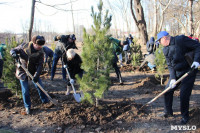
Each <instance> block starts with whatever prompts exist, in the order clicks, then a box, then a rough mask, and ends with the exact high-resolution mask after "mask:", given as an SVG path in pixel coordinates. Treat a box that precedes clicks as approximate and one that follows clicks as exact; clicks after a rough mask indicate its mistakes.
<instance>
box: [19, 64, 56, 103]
mask: <svg viewBox="0 0 200 133" xmlns="http://www.w3.org/2000/svg"><path fill="white" fill-rule="evenodd" d="M18 64H19V65H20V67H22V68H23V69H24V71H25V72H26V73H27V75H28V76H29V77H30V78H31V79H32V80H33V76H32V75H31V73H30V72H29V71H28V69H26V68H25V67H24V66H23V65H21V64H20V63H19V62H18ZM35 84H36V85H37V86H38V87H39V88H40V90H42V91H43V92H44V94H45V95H46V96H47V97H48V98H49V100H50V101H51V102H52V103H53V104H55V105H58V102H57V101H56V100H54V99H52V98H51V97H50V96H49V94H48V93H47V92H46V91H45V90H44V89H43V87H42V86H41V85H40V84H39V83H38V82H36V83H35Z"/></svg>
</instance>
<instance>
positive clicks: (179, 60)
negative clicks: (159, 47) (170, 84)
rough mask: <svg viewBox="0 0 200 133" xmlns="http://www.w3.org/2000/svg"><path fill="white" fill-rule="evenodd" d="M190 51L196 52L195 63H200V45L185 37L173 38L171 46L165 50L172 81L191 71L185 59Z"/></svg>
mask: <svg viewBox="0 0 200 133" xmlns="http://www.w3.org/2000/svg"><path fill="white" fill-rule="evenodd" d="M190 51H194V61H196V62H200V44H199V43H198V42H197V41H194V40H192V39H190V38H188V37H187V36H184V35H181V36H176V37H171V39H170V44H169V46H166V47H164V48H163V53H164V55H165V58H166V62H167V65H168V69H169V72H170V78H171V79H176V77H180V76H182V75H183V74H185V73H186V72H187V71H189V70H190V65H189V64H188V62H187V61H186V59H185V54H186V53H188V52H190Z"/></svg>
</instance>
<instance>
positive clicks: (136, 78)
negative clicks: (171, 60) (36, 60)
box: [0, 65, 200, 133]
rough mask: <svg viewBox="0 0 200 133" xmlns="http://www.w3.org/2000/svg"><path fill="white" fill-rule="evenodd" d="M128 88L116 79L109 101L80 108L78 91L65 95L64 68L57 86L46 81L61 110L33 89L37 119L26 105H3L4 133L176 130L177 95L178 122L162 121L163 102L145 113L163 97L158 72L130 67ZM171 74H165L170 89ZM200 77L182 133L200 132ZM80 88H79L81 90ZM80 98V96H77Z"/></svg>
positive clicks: (11, 101)
mask: <svg viewBox="0 0 200 133" xmlns="http://www.w3.org/2000/svg"><path fill="white" fill-rule="evenodd" d="M121 71H122V77H123V81H124V85H119V83H118V81H117V78H116V75H115V73H111V75H110V76H111V80H112V85H111V87H110V88H109V90H108V92H107V93H106V94H105V96H104V98H103V99H101V100H99V106H98V107H95V106H93V105H90V104H87V103H77V102H76V101H75V100H74V97H73V91H71V93H70V95H69V96H66V95H65V91H66V83H65V82H64V81H62V76H61V68H60V65H58V70H57V73H56V76H55V78H54V80H53V81H50V80H49V79H50V77H49V74H47V73H46V74H44V75H42V81H43V83H44V88H45V90H47V92H48V94H49V95H50V96H51V97H52V98H53V99H56V100H57V101H58V102H59V106H55V105H52V104H47V105H42V104H41V101H40V98H39V96H38V93H37V91H36V89H35V88H34V87H33V85H32V83H30V86H31V87H30V88H31V101H32V113H31V115H25V113H24V107H23V102H22V99H20V98H18V97H16V96H14V95H13V96H12V97H9V98H8V99H7V100H1V101H0V119H1V121H0V133H1V132H3V133H4V132H8V131H9V132H17V133H30V132H32V133H62V132H65V133H68V132H69V133H78V132H103V133H104V132H105V133H107V132H111V133H117V132H120V133H121V132H122V133H127V132H140V133H143V132H144V133H145V132H151V133H155V132H158V133H170V132H177V131H176V130H171V125H172V126H175V125H180V124H179V122H180V119H181V117H180V110H179V106H180V100H179V91H176V92H175V95H174V104H173V108H174V114H175V115H174V117H170V118H167V119H166V118H163V117H160V114H161V113H162V112H163V97H162V96H161V97H160V98H158V99H157V100H156V101H155V102H153V103H151V104H150V105H149V106H146V107H144V108H143V109H142V110H140V108H141V106H142V105H144V104H146V103H147V102H148V101H150V100H151V99H152V98H154V97H155V96H156V95H158V94H159V93H160V92H162V91H163V89H164V85H160V81H159V80H158V79H156V78H155V76H154V74H155V72H151V71H149V70H146V69H145V71H137V70H135V69H134V68H132V67H131V66H128V67H124V68H122V69H121ZM168 76H169V75H168V72H167V71H166V72H164V77H165V79H164V81H165V84H166V82H167V78H168ZM199 86H200V73H199V74H198V75H197V78H196V81H195V86H194V89H193V91H192V95H191V100H190V116H191V119H190V121H189V123H188V124H187V125H188V127H189V128H187V129H191V128H192V127H194V126H196V128H197V129H196V130H192V131H191V130H187V131H184V130H180V131H179V132H200V90H199ZM76 88H77V86H76ZM78 92H79V91H78Z"/></svg>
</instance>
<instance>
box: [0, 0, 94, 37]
mask: <svg viewBox="0 0 200 133" xmlns="http://www.w3.org/2000/svg"><path fill="white" fill-rule="evenodd" d="M41 1H42V2H43V3H46V4H52V5H53V4H61V3H69V2H70V0H41ZM71 1H75V2H73V4H72V8H73V10H74V11H73V15H74V23H75V25H84V27H86V28H87V27H90V26H91V22H92V18H91V16H90V14H91V6H94V7H96V6H97V3H98V0H71ZM31 4H32V0H0V12H1V13H0V18H1V24H0V32H12V33H21V32H23V31H24V30H28V28H29V22H30V14H31ZM61 8H63V9H66V10H71V4H67V5H64V6H61ZM34 23H35V27H39V28H40V29H42V30H43V31H45V30H46V29H48V30H50V31H55V32H58V33H64V32H66V31H73V21H72V12H71V11H67V12H65V11H58V10H55V9H54V8H51V7H48V6H44V5H42V4H40V3H38V2H36V8H35V22H34Z"/></svg>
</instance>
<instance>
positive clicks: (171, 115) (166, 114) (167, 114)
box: [158, 113, 174, 118]
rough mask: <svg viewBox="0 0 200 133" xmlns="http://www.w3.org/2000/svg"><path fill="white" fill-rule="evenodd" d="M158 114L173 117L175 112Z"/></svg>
mask: <svg viewBox="0 0 200 133" xmlns="http://www.w3.org/2000/svg"><path fill="white" fill-rule="evenodd" d="M158 116H159V117H165V118H168V117H173V116H174V115H173V114H170V113H163V114H159V115H158Z"/></svg>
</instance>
